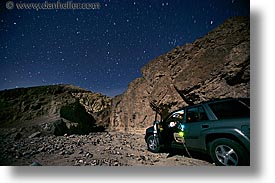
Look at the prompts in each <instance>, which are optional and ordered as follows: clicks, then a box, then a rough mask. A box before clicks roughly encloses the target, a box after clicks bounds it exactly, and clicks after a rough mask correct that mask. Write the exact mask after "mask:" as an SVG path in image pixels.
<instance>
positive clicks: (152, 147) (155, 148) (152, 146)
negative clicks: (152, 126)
mask: <svg viewBox="0 0 275 183" xmlns="http://www.w3.org/2000/svg"><path fill="white" fill-rule="evenodd" d="M146 142H147V147H148V150H149V151H151V152H154V153H157V152H159V151H160V145H159V144H158V142H157V140H156V138H155V137H154V135H150V136H149V137H148V138H147V141H146Z"/></svg>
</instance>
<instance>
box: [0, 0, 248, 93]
mask: <svg viewBox="0 0 275 183" xmlns="http://www.w3.org/2000/svg"><path fill="white" fill-rule="evenodd" d="M6 2H7V1H5V0H1V2H0V4H1V6H0V68H1V71H0V90H3V89H10V88H18V87H30V86H39V85H51V84H73V85H76V86H80V87H82V88H85V89H88V90H91V91H94V92H101V93H103V94H105V95H109V96H115V95H117V94H120V93H122V92H123V91H125V90H126V89H127V86H128V84H129V83H130V82H131V81H132V80H134V79H135V78H137V77H140V76H141V72H140V69H141V67H142V66H144V65H145V64H146V63H148V62H149V61H150V60H152V59H154V58H155V57H157V56H159V55H161V54H164V53H166V52H168V51H170V50H171V49H173V48H174V47H176V46H182V45H184V44H186V43H191V42H193V41H194V40H196V39H197V38H199V37H202V36H203V35H205V34H206V33H207V32H209V31H210V30H212V29H213V28H215V27H216V26H218V25H219V24H221V23H222V22H224V21H225V20H226V19H227V18H229V17H232V16H238V15H246V16H248V15H249V12H250V8H249V1H248V0H170V1H169V0H143V1H141V0H135V1H131V0H82V1H80V0H72V2H74V3H77V2H82V3H97V4H96V5H97V7H98V5H100V8H99V9H89V10H88V9H82V10H80V9H79V10H72V9H66V10H64V9H49V10H45V9H39V10H34V9H25V10H22V9H21V10H20V9H17V6H18V4H16V3H18V2H22V3H24V2H28V3H37V2H41V3H44V4H45V1H44V0H43V1H42V0H40V1H39V0H21V1H18V0H13V4H12V3H11V2H9V3H7V4H6ZM48 2H54V3H56V2H57V0H48ZM59 2H61V3H65V2H67V1H66V0H60V1H59ZM6 5H7V7H8V8H9V9H8V8H7V7H6ZM12 5H14V6H13V7H12ZM16 5H17V6H16ZM19 5H21V6H22V4H19ZM41 6H42V4H41Z"/></svg>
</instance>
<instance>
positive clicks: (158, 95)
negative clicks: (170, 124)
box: [110, 17, 250, 133]
mask: <svg viewBox="0 0 275 183" xmlns="http://www.w3.org/2000/svg"><path fill="white" fill-rule="evenodd" d="M249 25H250V23H249V17H233V18H231V19H228V20H226V21H225V22H224V23H223V24H222V25H220V26H218V27H217V28H215V29H214V30H212V31H211V32H209V33H208V34H207V35H205V36H204V37H202V38H199V39H197V40H196V41H195V42H193V43H192V44H186V45H184V46H179V47H176V48H175V49H173V50H171V51H170V52H168V53H166V54H164V55H161V56H159V57H157V58H155V59H154V60H152V61H150V62H149V63H148V64H147V65H145V66H144V67H143V68H142V69H141V70H142V75H143V77H142V78H138V79H136V80H134V81H133V82H131V83H130V84H129V87H128V90H127V91H126V92H125V93H123V94H122V95H120V96H117V97H115V98H114V99H113V101H112V107H111V115H110V129H111V130H114V131H129V132H131V131H133V132H136V133H137V132H141V133H144V129H145V128H146V127H148V126H150V125H151V124H152V121H153V120H154V111H153V110H152V108H151V107H150V102H152V101H154V103H155V104H156V105H157V106H159V107H162V106H167V107H168V109H169V110H170V111H171V110H174V109H176V108H179V107H183V106H186V105H190V104H194V103H198V102H201V101H205V100H209V99H213V98H224V97H249V95H250V94H249V90H250V83H249V81H250V52H249V50H250V48H249V45H250V33H249Z"/></svg>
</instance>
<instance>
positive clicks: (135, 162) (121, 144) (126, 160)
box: [0, 129, 213, 166]
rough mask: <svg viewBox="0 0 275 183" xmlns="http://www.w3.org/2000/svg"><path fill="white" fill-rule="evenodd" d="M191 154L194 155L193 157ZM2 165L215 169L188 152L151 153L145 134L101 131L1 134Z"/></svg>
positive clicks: (0, 153) (206, 160)
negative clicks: (26, 135) (87, 133)
mask: <svg viewBox="0 0 275 183" xmlns="http://www.w3.org/2000/svg"><path fill="white" fill-rule="evenodd" d="M191 155H195V154H192V153H191ZM0 165H8V166H9V165H11V166H30V165H42V166H212V165H213V164H212V163H211V161H210V160H209V159H208V158H207V157H205V155H199V156H198V158H197V157H195V158H194V157H193V158H189V157H188V155H187V154H186V152H175V151H174V152H167V153H151V152H149V151H148V150H147V147H146V143H145V141H144V137H143V135H136V134H135V135H133V134H125V133H117V132H100V133H99V132H98V133H90V134H89V135H66V134H65V135H64V136H54V135H50V136H41V133H40V132H36V133H33V134H32V135H30V136H28V137H26V138H25V137H24V138H23V137H22V136H21V135H20V132H14V133H12V132H10V131H9V133H8V132H6V133H5V130H2V129H1V134H0Z"/></svg>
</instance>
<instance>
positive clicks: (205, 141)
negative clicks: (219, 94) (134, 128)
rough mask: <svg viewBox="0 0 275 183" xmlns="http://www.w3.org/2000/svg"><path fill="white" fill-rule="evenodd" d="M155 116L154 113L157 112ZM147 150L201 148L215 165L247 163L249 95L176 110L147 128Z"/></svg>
mask: <svg viewBox="0 0 275 183" xmlns="http://www.w3.org/2000/svg"><path fill="white" fill-rule="evenodd" d="M156 116H157V115H156ZM145 141H146V143H147V146H148V150H150V151H152V152H160V151H161V150H162V149H163V148H181V149H185V150H186V151H187V152H188V153H189V150H192V151H201V152H204V153H207V154H209V155H210V156H211V158H212V160H213V161H214V162H215V164H216V165H220V166H240V165H245V166H247V165H250V99H249V98H237V99H236V98H226V99H217V100H212V101H208V102H203V103H200V104H196V105H192V106H188V107H185V108H182V109H179V110H176V111H174V112H172V113H170V114H169V115H168V117H167V118H165V119H164V120H161V121H160V122H159V121H157V117H156V120H155V121H154V123H153V126H151V127H149V128H147V129H146V134H145Z"/></svg>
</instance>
